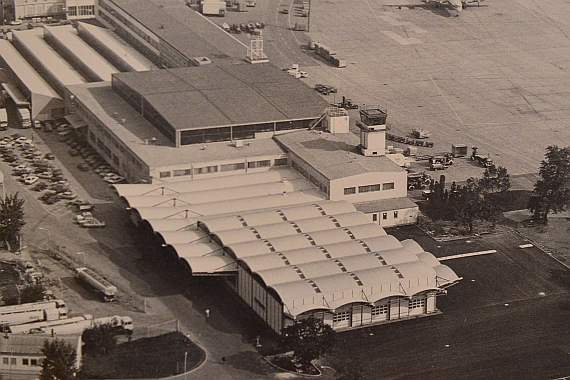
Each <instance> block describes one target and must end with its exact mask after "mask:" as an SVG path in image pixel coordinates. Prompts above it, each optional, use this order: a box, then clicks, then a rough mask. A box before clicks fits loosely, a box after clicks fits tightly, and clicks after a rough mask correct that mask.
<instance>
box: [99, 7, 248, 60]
mask: <svg viewBox="0 0 570 380" xmlns="http://www.w3.org/2000/svg"><path fill="white" fill-rule="evenodd" d="M108 1H111V2H113V3H115V4H116V5H117V6H118V7H120V8H122V9H123V10H124V11H125V12H127V13H128V14H129V15H131V17H133V18H134V19H136V20H137V21H139V22H140V23H141V24H143V25H144V26H145V27H146V28H148V29H149V30H151V31H152V32H153V33H154V34H156V35H157V36H159V37H160V38H161V39H162V40H164V41H165V42H166V43H168V44H169V45H171V46H172V47H174V48H175V49H176V50H178V51H179V52H180V53H181V54H183V55H184V56H186V57H188V58H195V57H208V58H210V59H211V60H212V61H213V62H220V61H222V62H229V61H231V60H232V59H236V58H240V59H243V58H245V55H246V52H247V47H246V46H245V45H244V44H243V43H241V42H240V41H238V40H237V39H236V38H234V37H233V36H231V35H229V34H228V33H226V32H225V31H224V30H222V29H221V28H220V27H218V26H217V25H215V24H214V23H212V22H210V21H209V20H207V19H206V18H205V17H203V16H202V15H201V14H199V13H197V12H195V11H194V10H192V9H191V8H190V7H188V6H186V5H185V4H184V2H182V1H179V0H176V1H174V0H152V1H151V0H146V1H140V0H108Z"/></svg>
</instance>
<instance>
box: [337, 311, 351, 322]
mask: <svg viewBox="0 0 570 380" xmlns="http://www.w3.org/2000/svg"><path fill="white" fill-rule="evenodd" d="M348 320H350V311H343V312H340V313H334V315H333V322H341V321H348Z"/></svg>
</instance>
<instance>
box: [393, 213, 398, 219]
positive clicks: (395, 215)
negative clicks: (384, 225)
mask: <svg viewBox="0 0 570 380" xmlns="http://www.w3.org/2000/svg"><path fill="white" fill-rule="evenodd" d="M394 219H398V211H394Z"/></svg>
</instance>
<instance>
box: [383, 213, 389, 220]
mask: <svg viewBox="0 0 570 380" xmlns="http://www.w3.org/2000/svg"><path fill="white" fill-rule="evenodd" d="M382 219H384V220H388V213H387V212H383V213H382Z"/></svg>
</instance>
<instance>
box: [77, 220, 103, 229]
mask: <svg viewBox="0 0 570 380" xmlns="http://www.w3.org/2000/svg"><path fill="white" fill-rule="evenodd" d="M81 227H85V228H103V227H105V222H103V221H102V220H97V219H93V220H88V221H85V222H83V223H81Z"/></svg>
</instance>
